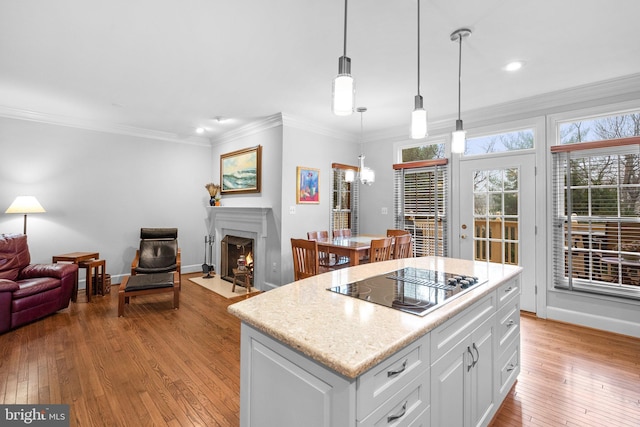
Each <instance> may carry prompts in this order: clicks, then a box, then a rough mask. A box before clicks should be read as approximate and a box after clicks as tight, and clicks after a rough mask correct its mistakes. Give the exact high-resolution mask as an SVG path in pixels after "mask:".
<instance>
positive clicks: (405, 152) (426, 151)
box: [400, 142, 445, 163]
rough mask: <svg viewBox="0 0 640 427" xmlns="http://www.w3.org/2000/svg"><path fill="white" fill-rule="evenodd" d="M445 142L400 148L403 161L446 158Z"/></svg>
mask: <svg viewBox="0 0 640 427" xmlns="http://www.w3.org/2000/svg"><path fill="white" fill-rule="evenodd" d="M444 145H445V144H444V142H443V143H435V144H422V145H413V146H406V147H401V148H400V158H401V160H400V161H401V162H402V163H407V162H416V161H421V160H434V159H443V158H444Z"/></svg>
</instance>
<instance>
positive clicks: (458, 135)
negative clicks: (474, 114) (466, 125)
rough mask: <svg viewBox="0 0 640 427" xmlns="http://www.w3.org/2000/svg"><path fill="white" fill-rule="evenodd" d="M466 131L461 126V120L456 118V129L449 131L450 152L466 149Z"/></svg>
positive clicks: (459, 152) (460, 152)
mask: <svg viewBox="0 0 640 427" xmlns="http://www.w3.org/2000/svg"><path fill="white" fill-rule="evenodd" d="M466 140H467V131H466V130H464V129H463V128H462V120H456V130H455V131H453V132H452V133H451V152H452V153H457V154H462V153H464V150H465V149H466V144H467V143H466Z"/></svg>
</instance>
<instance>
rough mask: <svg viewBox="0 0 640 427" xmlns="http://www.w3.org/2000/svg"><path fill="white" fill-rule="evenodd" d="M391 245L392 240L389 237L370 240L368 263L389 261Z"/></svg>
mask: <svg viewBox="0 0 640 427" xmlns="http://www.w3.org/2000/svg"><path fill="white" fill-rule="evenodd" d="M392 243H393V239H392V238H391V237H385V238H382V239H374V240H371V248H370V249H369V262H379V261H387V260H389V259H391V244H392Z"/></svg>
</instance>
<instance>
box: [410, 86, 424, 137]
mask: <svg viewBox="0 0 640 427" xmlns="http://www.w3.org/2000/svg"><path fill="white" fill-rule="evenodd" d="M418 98H419V102H420V103H419V105H418ZM426 136H427V110H425V109H424V108H423V107H422V97H421V96H420V95H416V107H415V109H414V110H413V112H412V113H411V138H413V139H421V138H425V137H426Z"/></svg>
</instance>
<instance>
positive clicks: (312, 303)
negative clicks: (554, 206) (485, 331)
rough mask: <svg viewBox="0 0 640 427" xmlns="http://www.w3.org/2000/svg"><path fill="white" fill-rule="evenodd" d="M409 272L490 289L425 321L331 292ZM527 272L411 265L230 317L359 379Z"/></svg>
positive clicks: (258, 303)
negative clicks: (453, 277)
mask: <svg viewBox="0 0 640 427" xmlns="http://www.w3.org/2000/svg"><path fill="white" fill-rule="evenodd" d="M404 267H416V268H425V269H437V270H439V271H446V272H450V273H457V274H464V275H471V276H477V277H480V278H487V279H488V282H487V283H484V284H482V285H477V286H474V287H473V288H471V289H470V290H469V291H468V292H466V293H464V294H461V295H459V296H457V297H456V298H453V299H451V300H450V301H448V302H447V303H445V304H442V305H441V306H439V307H438V308H436V309H435V310H433V311H432V312H430V313H428V314H427V315H426V316H424V317H420V316H417V315H414V314H410V313H405V312H402V311H399V310H394V309H391V308H388V307H384V306H382V305H378V304H374V303H371V302H367V301H362V300H359V299H357V298H352V297H349V296H346V295H342V294H338V293H335V292H330V291H328V290H327V288H330V287H333V286H337V285H340V284H346V283H351V282H354V281H357V280H362V279H365V278H367V277H372V276H376V275H379V274H384V273H388V272H391V271H395V270H398V269H400V268H404ZM521 271H522V268H521V267H517V266H509V265H506V266H503V265H500V264H493V263H486V262H476V261H467V260H459V259H453V258H441V257H420V258H407V259H400V260H392V261H385V262H379V263H371V264H364V265H359V266H356V267H349V268H345V269H342V270H336V271H333V272H329V273H324V274H320V275H317V276H314V277H310V278H308V279H304V280H300V281H297V282H293V283H290V284H288V285H284V286H281V287H279V288H277V289H274V290H271V291H268V292H265V293H263V294H260V295H258V296H255V297H252V298H249V299H246V300H244V301H242V302H238V303H236V304H233V305H230V306H229V308H228V310H229V312H230V313H231V314H233V315H235V316H237V317H238V318H240V319H241V320H242V321H243V322H245V323H247V324H249V325H251V326H253V327H255V328H256V329H258V330H261V331H262V332H264V333H266V334H268V335H271V336H272V337H274V338H276V339H277V340H279V341H281V342H283V343H285V344H287V345H288V346H290V347H292V348H294V349H296V350H298V351H300V352H302V353H303V354H305V355H307V356H308V357H310V358H312V359H314V360H316V361H318V362H320V363H322V364H323V365H325V366H327V367H329V368H331V369H333V370H334V371H336V372H338V373H340V374H342V375H344V376H346V377H348V378H356V377H357V376H359V375H360V374H362V373H364V372H365V371H367V370H368V369H370V368H371V367H373V366H375V365H376V364H378V363H379V362H381V361H383V360H384V359H386V358H387V357H389V356H391V355H392V354H394V353H395V352H397V351H398V350H400V349H402V348H404V347H405V346H407V345H408V344H410V343H411V342H413V341H415V340H416V339H418V338H419V337H421V336H422V335H424V334H426V333H427V332H429V331H431V330H432V329H434V328H435V327H437V326H438V325H440V324H442V323H443V322H445V321H446V320H447V319H450V318H451V317H453V316H454V315H456V314H457V313H459V312H461V311H463V310H464V309H465V308H466V307H468V306H470V305H471V304H473V303H474V302H475V301H477V300H478V299H480V298H482V297H483V296H485V295H487V294H488V293H490V292H491V291H493V290H495V289H496V288H497V287H499V286H500V285H501V284H503V283H504V282H506V281H507V280H509V279H511V278H512V277H514V276H516V275H517V274H519V273H520V272H521Z"/></svg>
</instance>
